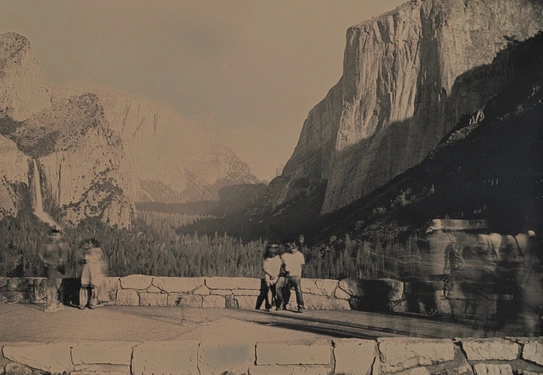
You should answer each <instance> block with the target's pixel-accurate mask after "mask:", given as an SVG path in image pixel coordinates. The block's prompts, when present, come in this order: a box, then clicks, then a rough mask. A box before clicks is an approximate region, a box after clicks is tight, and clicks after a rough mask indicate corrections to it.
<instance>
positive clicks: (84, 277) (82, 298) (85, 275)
mask: <svg viewBox="0 0 543 375" xmlns="http://www.w3.org/2000/svg"><path fill="white" fill-rule="evenodd" d="M90 283H91V274H90V267H89V265H88V264H85V265H84V266H83V271H82V272H81V289H79V308H80V309H84V308H85V307H86V306H87V304H88V303H89V290H88V289H89V287H90Z"/></svg>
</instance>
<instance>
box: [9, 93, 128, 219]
mask: <svg viewBox="0 0 543 375" xmlns="http://www.w3.org/2000/svg"><path fill="white" fill-rule="evenodd" d="M6 123H7V122H6V121H4V126H3V127H2V132H3V133H4V134H5V135H6V136H7V137H9V138H10V139H12V140H13V141H14V142H16V143H17V147H18V150H17V151H18V152H12V153H11V154H12V155H11V157H12V158H13V155H19V153H20V152H22V153H24V155H25V156H26V155H28V156H29V157H31V158H32V159H34V160H36V161H37V173H38V174H39V176H36V175H35V174H36V172H32V173H31V174H29V176H28V179H27V180H26V181H25V182H28V186H32V185H33V184H34V183H36V181H38V182H39V184H40V188H41V192H42V196H43V197H44V199H43V201H44V202H43V203H44V204H43V205H44V207H47V210H46V212H52V211H57V212H58V210H60V211H59V214H60V216H61V217H62V218H63V220H62V222H63V223H64V224H68V225H76V224H78V223H79V222H80V221H81V220H82V219H84V218H85V217H98V218H100V219H101V220H102V221H104V222H106V223H109V224H111V225H119V226H121V227H128V226H130V223H131V221H132V219H133V217H134V213H135V207H134V199H133V198H134V192H133V190H134V189H133V183H132V180H131V173H130V168H129V166H128V165H127V163H126V161H125V158H124V152H123V148H122V144H121V139H120V137H119V135H118V134H116V133H115V132H113V131H112V130H111V129H110V128H109V124H108V123H107V121H106V120H105V118H104V114H103V108H102V106H101V105H100V103H99V100H98V97H97V96H96V95H92V94H87V95H82V96H74V97H71V98H68V99H64V100H60V101H58V102H57V103H56V104H54V105H53V106H52V107H51V108H49V109H45V110H42V111H40V112H39V113H37V114H35V115H34V116H32V117H30V118H28V119H27V120H25V121H21V122H14V121H12V123H11V127H7V126H6ZM19 150H20V151H19ZM21 159H22V158H21ZM21 167H22V170H23V171H28V170H32V171H33V170H34V168H33V163H32V164H31V163H30V161H29V160H28V162H27V165H25V166H21ZM2 171H3V172H4V173H5V172H7V169H2ZM9 175H10V176H15V175H14V174H12V173H11V174H9ZM23 177H24V176H23ZM12 179H13V177H12ZM18 181H22V178H19V179H18Z"/></svg>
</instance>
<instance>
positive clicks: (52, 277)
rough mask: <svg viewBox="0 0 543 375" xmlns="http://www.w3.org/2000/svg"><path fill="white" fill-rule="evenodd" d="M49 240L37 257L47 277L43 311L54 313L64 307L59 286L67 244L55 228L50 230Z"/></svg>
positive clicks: (63, 270) (63, 269)
mask: <svg viewBox="0 0 543 375" xmlns="http://www.w3.org/2000/svg"><path fill="white" fill-rule="evenodd" d="M49 239H50V242H49V243H46V244H44V246H43V248H42V250H41V251H40V253H39V257H40V259H41V260H42V261H43V263H44V265H45V274H46V277H47V300H46V302H45V311H46V312H54V311H57V310H59V309H62V308H63V307H64V306H63V304H62V300H63V293H62V290H61V285H62V277H63V275H64V272H65V261H66V257H67V253H68V244H67V243H66V242H64V241H62V233H61V232H60V230H58V229H56V228H54V229H52V230H51V233H50V235H49Z"/></svg>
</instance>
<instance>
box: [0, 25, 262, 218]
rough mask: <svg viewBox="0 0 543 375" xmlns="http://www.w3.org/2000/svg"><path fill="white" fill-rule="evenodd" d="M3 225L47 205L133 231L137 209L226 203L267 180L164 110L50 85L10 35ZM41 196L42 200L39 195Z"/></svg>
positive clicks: (23, 43)
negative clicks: (226, 192)
mask: <svg viewBox="0 0 543 375" xmlns="http://www.w3.org/2000/svg"><path fill="white" fill-rule="evenodd" d="M0 145H1V148H0V154H1V156H2V158H1V160H0V177H1V179H2V183H1V184H0V216H3V215H7V214H10V215H13V214H16V213H17V212H18V211H19V210H20V209H23V208H27V209H30V206H31V205H30V202H31V201H32V199H34V198H33V192H32V185H33V183H34V181H37V180H36V176H35V175H36V172H34V170H35V169H34V164H36V165H37V170H38V172H37V173H38V174H39V177H40V178H39V179H38V180H39V181H40V182H41V192H42V193H43V194H42V195H43V201H44V202H43V206H44V208H45V211H46V212H48V213H53V216H54V217H55V219H57V220H62V222H63V223H64V224H67V225H76V224H77V223H79V222H80V221H81V220H82V219H84V218H85V217H98V218H100V219H101V220H102V221H104V222H106V223H109V224H111V225H118V226H121V227H128V226H130V224H131V222H132V219H133V218H134V216H135V202H138V201H147V202H149V201H151V202H166V203H170V202H178V203H180V202H190V201H204V200H218V199H219V191H220V189H221V188H223V187H225V186H230V185H236V184H247V183H249V184H252V183H255V182H257V179H256V178H255V177H254V175H253V174H252V173H251V172H250V170H249V167H248V166H247V164H246V163H244V162H243V161H241V160H240V159H239V158H238V157H237V156H236V155H235V154H234V152H233V151H231V150H230V149H228V148H227V147H224V146H223V145H222V144H221V143H220V142H219V141H218V140H216V139H214V138H213V137H212V136H210V135H208V134H206V133H205V132H203V131H202V130H201V129H199V128H198V127H197V126H196V125H195V124H193V123H191V122H190V121H189V120H187V119H185V118H183V117H182V116H181V115H179V114H177V113H176V112H174V111H173V110H171V109H169V108H167V107H166V106H164V105H161V104H158V103H154V102H151V101H149V100H147V99H145V98H141V97H135V96H131V95H128V94H124V93H120V92H116V91H114V90H111V89H108V88H100V87H85V88H73V87H61V86H55V85H51V84H48V83H47V81H46V79H45V77H44V75H43V73H42V71H41V68H40V66H39V64H38V62H37V61H36V59H35V58H34V56H33V54H32V50H31V47H30V42H29V41H28V40H27V39H26V38H25V37H23V36H21V35H19V34H17V33H6V34H2V35H0ZM34 195H35V194H34Z"/></svg>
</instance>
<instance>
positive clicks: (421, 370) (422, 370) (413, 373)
mask: <svg viewBox="0 0 543 375" xmlns="http://www.w3.org/2000/svg"><path fill="white" fill-rule="evenodd" d="M405 374H406V375H430V371H428V369H427V368H426V367H415V368H412V369H410V370H408V371H405Z"/></svg>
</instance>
